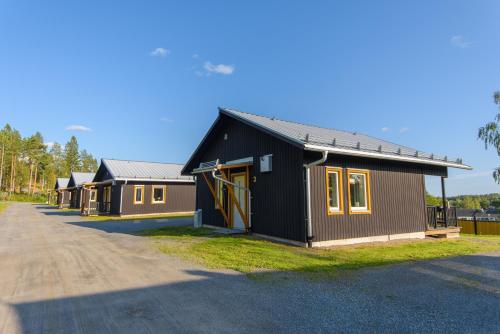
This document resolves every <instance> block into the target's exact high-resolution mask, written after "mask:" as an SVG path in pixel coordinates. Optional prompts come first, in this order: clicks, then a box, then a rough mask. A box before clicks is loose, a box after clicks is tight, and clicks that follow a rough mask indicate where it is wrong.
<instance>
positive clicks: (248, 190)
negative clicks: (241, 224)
mask: <svg viewBox="0 0 500 334" xmlns="http://www.w3.org/2000/svg"><path fill="white" fill-rule="evenodd" d="M216 171H217V169H214V170H212V176H213V178H214V179H217V180H219V181H222V182H223V183H226V184H230V185H232V186H234V187H236V188H240V189H243V190H244V191H247V192H248V228H249V229H250V228H251V227H252V193H251V192H250V188H246V187H242V186H240V185H237V184H236V183H233V182H229V181H227V180H224V179H222V178H220V177H218V176H217V175H215V172H216Z"/></svg>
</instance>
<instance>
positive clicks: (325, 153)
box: [304, 151, 328, 247]
mask: <svg viewBox="0 0 500 334" xmlns="http://www.w3.org/2000/svg"><path fill="white" fill-rule="evenodd" d="M327 158H328V151H323V157H322V158H321V159H319V160H316V161H313V162H311V163H308V164H304V168H305V169H306V202H307V205H306V209H307V246H308V247H312V238H313V231H312V217H311V211H312V209H311V167H313V166H316V165H319V164H322V163H324V162H325V161H326V159H327Z"/></svg>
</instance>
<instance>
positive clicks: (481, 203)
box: [426, 193, 500, 210]
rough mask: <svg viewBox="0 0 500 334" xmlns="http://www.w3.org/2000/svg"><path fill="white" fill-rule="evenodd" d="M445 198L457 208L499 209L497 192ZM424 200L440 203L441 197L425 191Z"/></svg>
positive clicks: (499, 200) (428, 202)
mask: <svg viewBox="0 0 500 334" xmlns="http://www.w3.org/2000/svg"><path fill="white" fill-rule="evenodd" d="M447 200H448V202H449V204H450V206H455V207H457V208H464V209H489V208H495V209H497V210H498V209H500V194H499V193H491V194H481V195H458V196H449V197H447ZM426 202H427V205H432V206H441V205H442V199H441V197H438V196H432V195H431V194H429V193H426Z"/></svg>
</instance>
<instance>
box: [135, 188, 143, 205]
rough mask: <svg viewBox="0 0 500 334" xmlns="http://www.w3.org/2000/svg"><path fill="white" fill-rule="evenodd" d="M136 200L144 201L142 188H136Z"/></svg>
mask: <svg viewBox="0 0 500 334" xmlns="http://www.w3.org/2000/svg"><path fill="white" fill-rule="evenodd" d="M135 201H136V202H142V188H135Z"/></svg>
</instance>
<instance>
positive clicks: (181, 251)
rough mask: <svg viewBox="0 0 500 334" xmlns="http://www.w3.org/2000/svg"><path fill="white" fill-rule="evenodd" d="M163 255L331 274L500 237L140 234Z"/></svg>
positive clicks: (181, 230) (216, 264) (454, 251)
mask: <svg viewBox="0 0 500 334" xmlns="http://www.w3.org/2000/svg"><path fill="white" fill-rule="evenodd" d="M141 235H143V236H148V237H150V238H152V239H153V240H154V241H155V242H156V243H157V246H158V247H159V249H160V250H161V251H162V252H164V253H167V254H172V255H177V256H180V257H182V258H184V259H187V260H191V261H196V262H198V263H200V264H202V265H204V266H206V267H209V268H216V269H233V270H236V271H240V272H243V273H252V272H256V271H263V270H265V271H267V270H269V271H291V272H298V273H321V274H335V273H337V272H338V271H339V270H345V269H357V268H363V267H370V266H380V265H386V264H393V263H400V262H405V261H417V260H427V259H435V258H440V257H447V256H458V255H468V254H474V253H481V252H491V251H495V250H500V236H491V237H487V238H486V237H476V236H465V237H463V238H460V239H455V240H453V239H452V240H450V239H448V240H447V239H435V240H416V241H397V242H390V243H383V244H382V243H378V244H365V245H355V246H343V247H336V248H330V249H307V248H300V247H293V246H288V245H282V244H277V243H273V242H270V241H266V240H261V239H257V238H255V237H252V236H246V235H239V236H236V235H220V234H217V233H216V232H215V231H214V230H213V229H208V228H198V229H194V228H192V227H164V228H160V229H157V230H148V231H143V232H142V233H141Z"/></svg>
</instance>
